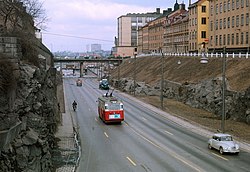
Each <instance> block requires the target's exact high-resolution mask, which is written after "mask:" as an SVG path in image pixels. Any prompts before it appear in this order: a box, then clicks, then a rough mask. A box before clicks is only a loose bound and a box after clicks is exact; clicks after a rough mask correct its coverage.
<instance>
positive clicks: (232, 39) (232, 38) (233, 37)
mask: <svg viewBox="0 0 250 172" xmlns="http://www.w3.org/2000/svg"><path fill="white" fill-rule="evenodd" d="M231 42H232V45H234V34H232V41H231Z"/></svg>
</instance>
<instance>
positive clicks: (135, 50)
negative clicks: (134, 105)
mask: <svg viewBox="0 0 250 172" xmlns="http://www.w3.org/2000/svg"><path fill="white" fill-rule="evenodd" d="M136 55H137V48H135V49H134V90H133V91H134V96H135V87H136Z"/></svg>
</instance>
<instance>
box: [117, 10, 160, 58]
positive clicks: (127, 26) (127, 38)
mask: <svg viewBox="0 0 250 172" xmlns="http://www.w3.org/2000/svg"><path fill="white" fill-rule="evenodd" d="M160 15H161V13H160V8H157V9H156V12H152V13H128V14H127V15H122V16H120V17H118V19H117V22H118V24H117V25H118V37H117V40H116V41H115V42H116V45H115V48H114V49H113V55H115V56H133V54H134V49H135V48H137V45H138V30H139V29H140V28H141V27H142V26H144V25H145V24H147V23H148V22H150V21H152V20H154V19H155V18H157V17H159V16H160Z"/></svg>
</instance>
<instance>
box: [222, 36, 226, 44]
mask: <svg viewBox="0 0 250 172" xmlns="http://www.w3.org/2000/svg"><path fill="white" fill-rule="evenodd" d="M223 45H226V35H225V34H224V35H223Z"/></svg>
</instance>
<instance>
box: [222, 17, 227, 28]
mask: <svg viewBox="0 0 250 172" xmlns="http://www.w3.org/2000/svg"><path fill="white" fill-rule="evenodd" d="M226 27H227V24H226V18H224V19H223V29H226Z"/></svg>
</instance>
